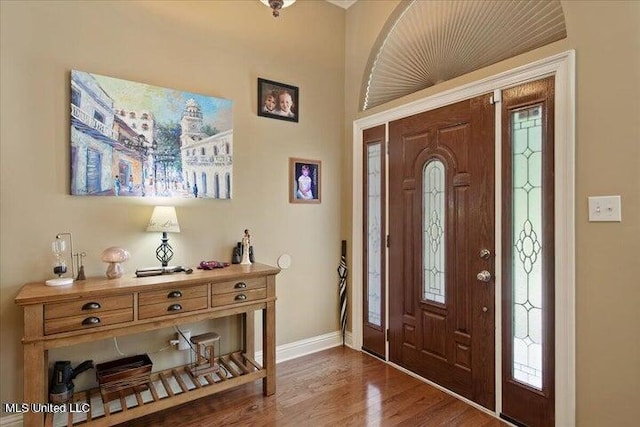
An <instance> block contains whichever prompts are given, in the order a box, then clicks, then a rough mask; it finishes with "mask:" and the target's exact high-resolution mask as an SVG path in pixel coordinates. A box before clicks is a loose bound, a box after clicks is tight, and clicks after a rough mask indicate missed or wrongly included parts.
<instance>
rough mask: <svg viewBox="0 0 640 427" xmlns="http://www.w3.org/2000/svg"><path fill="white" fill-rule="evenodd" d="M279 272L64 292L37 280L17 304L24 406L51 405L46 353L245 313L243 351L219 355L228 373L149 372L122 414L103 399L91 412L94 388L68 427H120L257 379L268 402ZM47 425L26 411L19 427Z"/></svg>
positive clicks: (133, 281) (242, 270)
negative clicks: (258, 317)
mask: <svg viewBox="0 0 640 427" xmlns="http://www.w3.org/2000/svg"><path fill="white" fill-rule="evenodd" d="M279 272H280V269H278V268H275V267H271V266H268V265H263V264H252V265H248V266H244V265H239V264H236V265H232V266H229V267H226V268H222V269H215V270H208V271H203V270H195V271H194V272H193V273H192V274H184V273H173V274H167V275H161V276H153V277H141V278H136V277H131V275H129V277H122V278H119V279H113V280H108V279H106V278H104V279H103V278H89V279H87V280H84V281H76V282H74V284H73V285H71V286H68V287H50V286H45V284H44V283H42V282H40V283H29V284H26V285H24V286H23V287H22V289H21V290H20V292H19V293H18V295H17V297H16V299H15V302H16V304H18V305H21V306H22V307H23V308H24V338H23V339H22V344H23V352H24V376H23V378H24V402H25V403H29V404H32V403H34V404H45V403H47V402H48V387H49V381H48V363H49V362H48V354H47V353H48V350H49V349H51V348H56V347H64V346H70V345H74V344H78V343H82V342H88V341H95V340H100V339H105V338H110V337H116V336H121V335H129V334H135V333H140V332H144V331H149V330H154V329H160V328H166V327H171V326H175V325H180V324H185V323H192V322H197V321H201V320H205V319H213V318H218V317H224V316H232V315H242V323H243V328H242V329H243V338H244V339H243V348H242V349H241V350H240V351H237V352H234V353H231V354H228V355H216V356H220V357H218V358H217V359H216V360H217V361H218V362H219V363H220V364H221V365H222V366H223V367H225V371H227V372H228V373H225V374H224V375H219V376H217V375H215V376H214V375H206V376H203V377H199V378H200V379H198V378H194V377H190V378H186V377H185V375H188V373H187V370H186V369H185V367H176V368H172V369H169V370H166V371H163V372H154V373H152V374H151V380H150V382H149V383H148V384H146V385H145V386H142V387H138V388H137V389H135V390H131V391H130V394H129V395H128V396H124V395H122V396H120V399H119V401H120V402H119V406H120V409H119V410H118V409H116V410H113V406H112V405H111V404H110V403H104V404H103V403H102V401H101V400H99V401H100V404H101V405H102V404H103V405H104V408H96V406H97V405H95V402H96V401H97V399H99V395H100V390H99V389H92V390H87V391H82V392H76V394H75V395H74V399H73V401H74V402H76V403H77V402H86V403H89V405H87V404H86V403H85V404H84V405H83V407H84V408H88V409H89V412H88V413H86V414H84V413H83V414H80V415H79V414H78V413H75V414H73V413H71V412H69V413H68V415H65V416H68V425H70V424H73V423H74V422H76V421H78V418H77V417H78V416H80V420H79V421H81V422H87V421H88V422H89V423H91V424H92V425H113V424H118V423H121V422H123V421H126V420H129V419H132V418H137V417H140V416H143V415H146V414H149V413H151V412H156V411H160V410H164V409H167V408H170V407H172V406H176V405H180V404H183V403H185V402H188V401H191V400H193V399H198V398H200V397H203V396H207V395H209V394H213V393H216V392H219V391H222V390H226V389H229V388H232V387H236V386H238V385H241V384H246V383H249V382H253V381H256V380H258V379H262V381H263V383H262V386H263V392H264V394H265V395H266V396H269V395H272V394H274V393H275V391H276V382H275V381H276V371H275V301H276V295H275V287H276V285H275V276H276V274H278V273H279ZM257 310H262V316H263V322H262V345H263V363H262V366H261V365H259V364H258V363H257V362H256V361H255V343H254V334H255V330H254V320H255V317H254V316H255V311H257ZM154 383H155V384H156V385H155V386H154ZM132 396H133V397H132ZM112 403H113V402H112ZM76 406H78V405H76ZM116 406H118V405H116ZM45 418H46V419H45ZM82 418H84V419H82ZM52 419H53V414H51V413H42V412H33V411H27V412H25V413H24V425H25V426H29V427H30V426H42V425H43V424H44V423H45V421H46V423H47V424H48V425H50V423H51V422H52Z"/></svg>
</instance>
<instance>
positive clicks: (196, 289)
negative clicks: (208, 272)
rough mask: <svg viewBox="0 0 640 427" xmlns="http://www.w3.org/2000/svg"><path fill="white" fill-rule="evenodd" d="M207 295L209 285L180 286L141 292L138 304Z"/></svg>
mask: <svg viewBox="0 0 640 427" xmlns="http://www.w3.org/2000/svg"><path fill="white" fill-rule="evenodd" d="M206 296H207V285H198V286H180V287H177V288H175V289H174V288H169V289H165V290H162V291H150V292H140V294H139V295H138V305H151V304H159V303H167V302H173V301H181V300H185V299H192V298H201V297H205V299H206Z"/></svg>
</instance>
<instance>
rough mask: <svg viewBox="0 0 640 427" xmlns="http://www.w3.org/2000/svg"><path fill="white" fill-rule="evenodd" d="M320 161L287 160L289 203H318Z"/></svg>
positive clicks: (319, 193) (320, 187) (320, 188)
mask: <svg viewBox="0 0 640 427" xmlns="http://www.w3.org/2000/svg"><path fill="white" fill-rule="evenodd" d="M321 166H322V162H321V161H320V160H308V159H294V158H290V159H289V202H290V203H320V200H321V197H320V195H321V190H322V185H321V179H320V176H321V171H320V168H321Z"/></svg>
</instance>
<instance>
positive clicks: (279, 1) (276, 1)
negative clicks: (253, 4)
mask: <svg viewBox="0 0 640 427" xmlns="http://www.w3.org/2000/svg"><path fill="white" fill-rule="evenodd" d="M260 1H261V2H262V3H263V4H264V5H266V6H269V7H270V8H271V9H273V17H274V18H277V17H278V16H280V9H284V8H285V7H289V6H291V5H292V4H294V3H295V2H296V0H260Z"/></svg>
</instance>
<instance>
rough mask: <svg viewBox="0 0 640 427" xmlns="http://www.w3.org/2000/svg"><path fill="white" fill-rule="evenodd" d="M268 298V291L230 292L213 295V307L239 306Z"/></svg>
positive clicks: (264, 289)
mask: <svg viewBox="0 0 640 427" xmlns="http://www.w3.org/2000/svg"><path fill="white" fill-rule="evenodd" d="M266 297H267V289H266V288H262V289H249V290H246V291H239V292H230V293H228V294H221V295H213V296H212V297H211V305H212V306H213V307H219V306H222V305H230V304H238V303H241V302H247V301H256V300H259V299H264V298H266Z"/></svg>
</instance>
